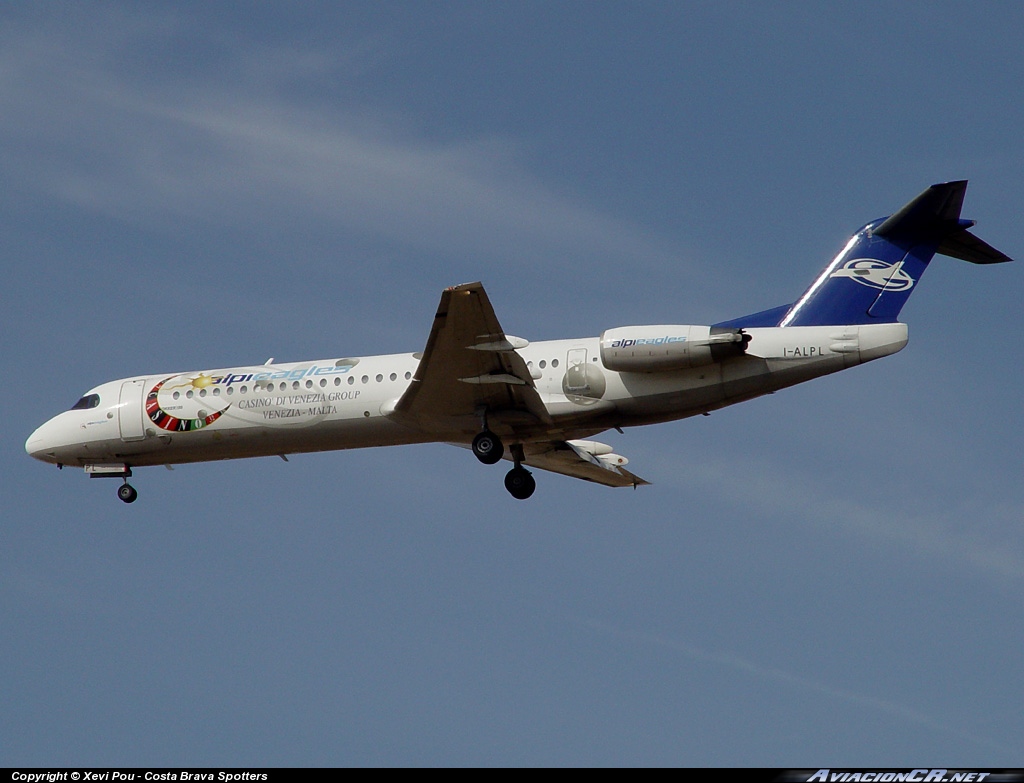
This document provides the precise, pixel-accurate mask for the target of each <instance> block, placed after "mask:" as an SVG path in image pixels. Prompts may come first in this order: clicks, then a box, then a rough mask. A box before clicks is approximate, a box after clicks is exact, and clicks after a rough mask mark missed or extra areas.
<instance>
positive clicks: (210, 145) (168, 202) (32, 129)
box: [0, 22, 678, 265]
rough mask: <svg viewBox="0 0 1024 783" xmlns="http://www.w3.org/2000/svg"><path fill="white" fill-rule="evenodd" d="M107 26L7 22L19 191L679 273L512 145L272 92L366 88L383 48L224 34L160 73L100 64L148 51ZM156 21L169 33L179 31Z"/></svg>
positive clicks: (1, 102) (1, 81)
mask: <svg viewBox="0 0 1024 783" xmlns="http://www.w3.org/2000/svg"><path fill="white" fill-rule="evenodd" d="M112 27H113V28H116V29H117V31H118V32H110V33H105V32H104V33H101V32H98V31H96V30H93V32H92V33H91V35H83V36H68V35H66V34H61V33H58V32H51V33H50V34H49V36H47V35H46V34H45V33H43V34H41V33H39V32H34V33H33V35H31V36H28V35H21V36H19V34H18V31H17V26H14V28H13V30H9V31H8V32H7V34H6V36H5V37H4V39H3V41H2V44H0V46H2V49H3V54H2V55H0V114H2V116H3V119H0V139H3V140H4V142H5V143H4V146H5V147H6V148H7V149H8V150H12V152H9V153H8V154H7V155H5V156H4V157H3V158H2V159H0V165H2V168H3V169H4V170H6V172H7V175H8V177H10V178H12V179H14V180H16V181H18V182H19V183H20V184H21V186H22V187H26V188H32V189H36V190H41V191H43V192H45V193H47V194H48V195H50V196H54V197H57V198H59V199H61V200H64V201H67V202H70V203H73V204H75V205H77V206H79V207H81V208H82V209H86V210H92V211H99V212H101V213H103V214H105V215H107V216H110V217H113V218H116V219H120V220H125V221H127V222H132V223H137V224H143V225H147V226H150V227H152V226H153V224H154V223H156V224H157V225H156V227H157V228H163V229H168V228H169V227H171V226H172V225H174V224H180V222H181V220H182V219H186V220H189V221H196V222H207V223H209V222H212V223H215V224H217V225H234V226H239V225H241V226H245V227H248V226H252V225H254V224H255V225H266V224H267V223H270V224H271V225H274V224H279V221H282V220H284V221H288V222H289V223H293V222H294V221H296V220H298V221H301V220H305V219H312V220H314V221H315V222H316V223H317V225H318V226H319V227H321V228H322V227H324V226H334V227H335V228H336V229H341V230H344V231H347V232H352V233H357V234H358V233H364V234H365V233H368V234H371V235H373V236H375V237H378V238H383V239H385V240H387V241H390V242H395V243H399V244H401V245H404V246H412V247H420V248H425V249H429V250H432V251H445V252H453V253H459V254H466V255H482V254H486V255H487V256H488V257H492V258H493V257H498V258H501V257H503V256H505V255H506V253H507V252H508V251H507V250H505V248H507V247H509V246H511V245H517V247H516V250H515V253H514V256H515V259H516V260H517V262H519V263H525V264H530V263H531V259H530V258H529V257H526V258H524V257H523V249H524V248H523V245H524V244H525V245H526V246H528V247H529V246H533V247H535V248H536V249H537V252H536V255H535V258H534V259H532V261H533V263H543V262H550V260H551V258H552V257H556V258H557V257H559V256H567V257H569V258H574V259H579V258H592V259H595V260H602V261H604V262H609V261H612V260H615V261H620V262H629V263H630V264H633V265H637V264H643V265H647V264H651V263H663V262H669V261H671V262H672V263H673V265H675V264H676V263H678V252H677V250H675V249H673V248H671V247H669V246H668V244H667V243H666V242H664V241H662V240H661V239H659V238H657V237H655V236H652V235H651V234H649V233H648V232H646V231H644V230H643V229H642V228H640V227H637V226H634V225H629V224H627V223H625V222H623V221H621V220H617V219H615V218H613V217H610V216H607V215H603V214H601V213H600V212H599V211H597V210H595V209H593V208H591V207H589V206H587V205H586V204H583V203H579V202H578V201H577V200H575V199H573V198H571V197H567V196H565V195H563V194H559V193H557V192H555V191H554V190H553V189H552V188H550V187H549V186H547V185H545V184H544V183H543V182H542V181H541V180H539V179H538V178H537V177H535V176H534V175H532V174H530V173H529V170H528V169H529V166H528V165H526V164H525V162H524V161H523V160H522V147H521V145H520V144H519V143H518V142H517V141H515V140H510V139H507V138H469V139H464V138H453V139H450V140H445V141H426V140H424V139H422V138H418V137H417V134H416V133H415V132H412V131H410V129H409V127H408V123H407V122H406V121H403V120H396V119H395V118H394V117H387V116H385V115H383V114H382V113H381V112H380V111H375V110H372V109H370V108H368V107H367V106H365V105H359V104H358V103H356V102H354V101H352V102H347V103H346V102H345V101H344V100H343V99H340V98H338V99H336V101H335V102H334V103H332V104H331V105H324V104H323V103H320V104H316V105H311V104H309V103H307V104H305V105H304V104H303V103H302V102H301V100H300V99H297V98H294V97H292V96H291V95H290V94H289V91H288V90H287V89H285V87H286V86H287V85H288V84H290V83H294V82H295V81H296V80H298V81H300V82H301V81H302V80H304V79H308V80H315V79H318V78H319V79H323V78H325V77H327V76H329V75H334V74H339V78H350V79H355V80H370V79H371V76H370V75H368V74H367V73H365V69H363V68H361V67H360V65H359V62H360V61H361V59H363V58H365V59H368V60H370V61H373V60H375V59H379V58H380V57H381V56H382V55H381V54H380V51H379V47H376V46H374V45H372V44H366V43H365V42H363V43H354V44H353V45H352V47H351V48H350V49H348V50H345V49H344V47H342V51H340V52H337V53H335V52H331V53H330V54H328V53H325V52H322V51H321V52H316V51H313V52H309V51H307V52H305V53H304V54H303V55H302V56H301V57H294V58H293V57H292V55H293V54H295V53H294V52H289V51H288V50H287V49H285V50H282V49H280V48H276V49H275V48H272V47H261V46H260V45H257V44H253V43H249V42H243V41H233V42H231V43H230V49H229V50H228V51H226V52H220V54H221V55H222V56H224V57H227V58H228V59H229V61H230V62H229V64H228V65H226V66H223V67H222V68H221V69H220V70H219V71H218V73H217V76H216V77H215V78H213V79H210V78H209V74H208V73H206V72H204V73H195V74H191V75H189V74H178V75H177V77H176V81H172V80H171V79H170V77H167V76H166V75H160V74H159V73H158V72H155V71H153V70H152V69H150V70H149V71H147V70H145V69H139V70H138V71H136V70H133V69H131V68H129V67H126V66H125V64H124V62H123V61H121V60H119V59H118V57H116V56H113V55H111V54H110V51H111V50H114V52H115V53H116V52H117V51H119V50H132V48H133V47H138V46H139V45H140V43H138V42H135V41H133V36H134V37H135V38H137V39H139V41H141V40H143V39H144V40H145V41H147V42H148V43H149V45H152V38H153V37H154V36H155V35H158V33H156V32H154V29H153V27H152V25H150V26H142V27H136V26H133V25H132V24H131V23H130V22H129V23H126V24H122V25H116V24H114V25H112ZM104 29H105V28H104ZM169 29H170V30H171V31H172V32H169V33H166V34H165V35H167V36H171V35H181V30H180V23H179V25H171V26H170V28H169ZM103 35H108V36H109V39H110V40H106V39H104V38H103ZM112 42H113V43H112ZM220 43H221V44H222V45H223V43H224V42H220ZM264 48H265V49H266V51H263V49H264ZM129 59H130V58H129Z"/></svg>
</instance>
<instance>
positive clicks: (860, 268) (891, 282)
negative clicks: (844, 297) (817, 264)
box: [829, 258, 914, 291]
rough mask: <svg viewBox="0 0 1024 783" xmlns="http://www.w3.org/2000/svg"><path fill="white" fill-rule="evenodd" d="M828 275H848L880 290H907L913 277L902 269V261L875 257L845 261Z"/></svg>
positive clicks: (911, 284) (912, 283)
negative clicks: (893, 261)
mask: <svg viewBox="0 0 1024 783" xmlns="http://www.w3.org/2000/svg"><path fill="white" fill-rule="evenodd" d="M829 277H849V278H850V279H851V280H856V281H857V282H858V283H860V284H861V285H866V286H868V287H870V288H878V289H880V290H882V291H909V290H910V289H911V288H913V286H914V278H912V277H911V276H910V275H908V274H907V273H906V272H904V271H903V262H902V261H899V262H898V263H895V264H889V263H886V262H885V261H879V260H878V259H876V258H855V259H853V260H852V261H847V262H846V263H845V264H843V266H842V268H841V269H837V270H836V271H835V272H833V273H832V274H831V275H829Z"/></svg>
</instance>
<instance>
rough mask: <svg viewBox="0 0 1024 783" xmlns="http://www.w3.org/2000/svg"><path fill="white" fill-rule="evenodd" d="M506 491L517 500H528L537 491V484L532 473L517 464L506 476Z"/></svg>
mask: <svg viewBox="0 0 1024 783" xmlns="http://www.w3.org/2000/svg"><path fill="white" fill-rule="evenodd" d="M505 489H507V490H508V494H510V495H511V496H512V497H514V498H515V499H516V500H526V499H527V498H528V497H530V495H532V494H533V492H534V490H535V489H537V482H536V481H535V480H534V478H533V474H532V473H530V471H528V470H527V469H526V468H524V467H522V466H521V465H518V464H517V465H516V466H515V467H514V468H512V470H510V471H509V472H508V473H506V474H505Z"/></svg>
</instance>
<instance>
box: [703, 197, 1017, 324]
mask: <svg viewBox="0 0 1024 783" xmlns="http://www.w3.org/2000/svg"><path fill="white" fill-rule="evenodd" d="M966 192H967V180H961V181H959V182H945V183H941V184H938V185H932V186H931V187H930V188H928V189H927V190H925V191H924V192H922V193H921V194H920V195H919V196H918V197H917V198H915V199H914V200H913V201H911V202H910V203H908V204H907V205H906V206H904V207H903V208H902V209H900V210H899V211H898V212H896V213H895V214H893V215H891V216H890V217H887V218H881V219H879V220H874V221H872V222H870V223H868V224H867V225H866V226H864V227H863V228H861V229H860V230H859V231H858V232H857V233H856V234H854V235H853V236H852V237H850V241H849V242H847V243H846V247H844V248H843V249H842V251H841V252H840V253H839V255H838V256H836V257H835V259H834V260H833V261H832V263H831V264H829V265H828V266H827V267H826V268H825V270H824V271H823V272H822V273H821V274H820V275H819V276H818V278H817V279H816V280H815V281H814V282H813V283H812V284H811V286H810V288H808V289H807V291H805V292H804V294H803V296H801V297H800V298H799V299H798V300H797V301H796V302H795V303H794V304H792V305H786V306H783V307H778V308H775V309H774V310H766V311H764V312H763V313H757V314H755V315H753V316H747V317H746V318H739V319H736V320H735V321H730V322H728V324H723V325H729V326H737V327H743V326H751V327H752V326H831V325H836V324H849V325H860V324H879V323H893V322H895V321H896V319H897V317H898V316H899V314H900V310H902V309H903V305H904V304H906V301H907V299H909V298H910V295H911V294H912V293H913V292H914V288H915V287H916V286H917V284H918V282H919V281H920V280H921V275H923V274H924V271H925V269H927V268H928V263H929V262H930V261H931V260H932V257H933V256H934V255H935V254H936V253H939V254H941V255H946V256H951V257H953V258H959V259H962V260H964V261H970V262H971V263H972V264H998V263H1002V262H1004V261H1010V260H1012V259H1010V258H1009V257H1008V256H1006V255H1005V254H1003V253H1001V252H999V251H998V250H996V249H995V248H994V247H992V246H991V245H989V244H988V243H986V242H984V241H983V240H981V239H979V238H978V237H976V236H975V235H974V234H972V233H971V232H970V231H969V229H970V228H971V227H972V226H973V225H974V221H973V220H963V219H961V217H960V209H961V207H962V206H963V203H964V194H965V193H966Z"/></svg>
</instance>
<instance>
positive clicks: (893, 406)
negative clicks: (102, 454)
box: [0, 2, 1024, 767]
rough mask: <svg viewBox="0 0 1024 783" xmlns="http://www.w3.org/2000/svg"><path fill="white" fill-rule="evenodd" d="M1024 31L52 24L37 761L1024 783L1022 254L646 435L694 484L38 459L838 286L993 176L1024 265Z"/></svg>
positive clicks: (541, 8) (886, 9) (899, 8)
mask: <svg viewBox="0 0 1024 783" xmlns="http://www.w3.org/2000/svg"><path fill="white" fill-rule="evenodd" d="M1022 25H1024V10H1022V9H1021V8H1020V7H1019V6H1017V5H1013V4H985V5H982V6H978V7H977V8H972V10H971V12H970V13H969V14H965V13H964V12H963V6H962V4H954V3H943V2H936V3H929V4H916V3H858V4H832V3H822V4H810V3H784V4H735V3H714V4H667V3H666V4H662V3H630V4H626V3H621V4H618V3H557V4H551V3H527V2H521V3H516V4H482V3H432V4H426V3H408V4H406V3H363V4H334V3H323V4H316V3H306V4H302V5H300V6H296V5H286V4H266V3H264V4H256V3H237V4H235V3H218V4H206V3H201V4H200V3H197V4H188V3H181V4H151V3H132V4H117V3H109V4H102V3H101V4H93V5H89V6H88V7H85V6H80V5H78V4H66V5H61V4H33V3H14V4H5V5H4V6H3V8H2V10H0V180H2V181H3V183H4V187H3V188H2V189H0V206H2V209H0V263H2V264H3V268H4V272H5V274H4V282H5V286H4V295H3V302H4V307H3V308H2V314H0V317H2V319H3V320H2V328H3V343H2V344H3V351H4V357H5V360H6V364H7V366H8V367H9V368H11V369H13V370H14V371H15V373H16V378H17V380H18V383H17V384H13V385H12V384H8V385H7V386H8V389H7V393H6V394H4V395H0V444H2V449H0V460H2V473H3V476H4V480H3V487H4V489H3V499H4V502H5V506H6V511H5V513H4V515H3V518H4V525H3V538H2V542H3V546H2V547H0V628H2V629H3V632H2V633H0V660H2V661H3V664H2V665H0V666H2V668H0V672H2V676H0V765H6V766H12V765H40V766H42V765H50V764H54V765H56V764H68V765H72V764H73V765H164V764H167V765H186V764H188V765H244V764H253V765H257V764H258V765H302V764H310V765H352V764H406V765H408V764H415V765H438V764H444V765H450V764H456V765H464V764H485V765H497V764H512V765H515V764H527V765H563V764H604V765H609V764H610V765H636V764H681V765H687V766H694V765H726V764H728V765H768V766H790V765H795V766H815V767H817V766H819V765H821V766H841V765H859V764H873V765H907V764H910V765H920V764H948V765H954V764H957V765H994V766H1002V765H1009V766H1021V765H1024V759H1022V755H1021V750H1020V748H1021V747H1022V737H1024V714H1022V713H1021V710H1020V704H1021V697H1022V690H1024V689H1022V685H1024V683H1022V674H1021V667H1020V660H1019V657H1020V656H1019V651H1020V650H1021V649H1022V647H1024V638H1022V633H1024V632H1022V627H1024V626H1022V623H1021V618H1022V609H1024V606H1022V600H1021V592H1022V590H1021V588H1022V587H1024V531H1022V524H1021V522H1022V508H1024V491H1022V486H1021V482H1020V479H1019V475H1020V469H1019V455H1020V453H1021V428H1020V425H1019V422H1018V416H1017V414H1018V412H1019V403H1018V400H1017V397H1018V396H1019V393H1018V390H1019V388H1020V386H1021V380H1022V379H1021V371H1020V368H1019V363H1018V362H1017V361H1016V360H1015V359H1014V339H1013V328H1014V325H1015V324H1016V322H1017V320H1018V319H1019V302H1020V295H1019V292H1020V290H1021V282H1022V274H1024V272H1022V271H1021V269H1022V267H1021V266H1020V265H1019V264H1018V265H1005V266H1001V267H994V268H977V267H973V266H970V265H967V264H963V263H960V262H957V261H953V260H949V259H944V258H940V259H937V261H936V262H935V263H934V264H933V265H932V267H931V268H930V269H929V272H928V275H927V277H926V278H925V279H924V281H923V284H922V286H921V292H920V293H919V294H918V295H917V296H915V297H914V298H913V299H912V300H911V301H910V303H909V304H908V306H907V307H906V308H905V309H904V311H903V318H904V319H905V320H907V321H908V323H909V324H910V333H911V341H910V345H909V347H908V348H907V349H906V350H905V351H904V352H902V353H901V354H899V355H897V356H895V357H892V358H889V359H887V360H885V361H880V362H876V363H873V364H870V365H867V366H865V367H862V368H858V369H855V370H852V371H850V372H847V373H841V374H839V375H836V376H832V377H829V378H826V379H821V380H818V381H815V382H813V383H810V384H806V385H804V386H801V387H798V388H795V389H791V390H788V391H786V392H784V393H780V394H777V395H773V396H771V397H768V398H765V399H761V400H756V401H753V402H750V403H746V404H744V405H741V406H737V407H735V408H731V409H727V410H724V411H721V412H718V413H716V414H715V415H713V416H711V417H708V418H699V419H697V420H691V421H685V422H677V423H673V424H666V425H661V426H658V427H649V428H643V429H634V430H627V431H626V433H625V434H623V435H618V434H616V433H611V434H610V435H607V436H605V440H607V441H608V442H609V443H613V444H614V445H615V448H616V450H617V451H619V452H621V453H624V454H626V455H627V456H628V457H629V458H630V459H631V468H635V470H636V472H637V473H638V474H639V475H642V476H644V477H645V478H648V479H650V480H651V481H652V482H653V484H654V485H653V486H652V487H646V488H642V489H641V490H639V491H636V492H632V491H626V490H611V489H606V488H603V487H598V486H593V485H590V484H586V483H584V482H578V481H573V480H571V479H567V478H563V477H560V476H548V475H539V476H538V479H539V482H538V483H539V488H538V491H537V494H536V495H535V496H534V498H532V499H531V500H530V501H529V502H526V503H520V502H517V501H514V500H512V499H511V498H509V497H508V496H507V495H506V493H505V491H504V489H503V488H502V486H501V473H502V472H503V471H501V470H498V469H497V468H487V467H485V466H483V465H480V464H479V463H477V462H476V460H474V459H473V458H472V456H471V455H469V454H468V453H467V452H463V451H461V450H458V449H452V448H450V447H445V446H441V445H427V446H416V447H408V448H401V449H386V450H370V451H359V452H337V453H330V454H319V455H296V456H294V457H293V458H292V459H291V461H290V462H289V463H287V464H286V463H283V462H281V461H280V460H277V459H261V460H248V461H240V462H231V463H223V464H211V465H194V466H181V467H178V468H176V469H175V470H174V471H173V472H169V471H166V470H164V469H162V468H161V469H147V470H142V471H139V472H138V473H137V477H136V479H135V480H134V481H133V483H134V484H135V486H136V487H137V488H138V489H139V491H140V499H139V501H138V503H136V504H134V505H133V506H131V507H128V506H124V505H123V504H121V503H119V502H118V501H117V500H116V498H115V496H114V492H113V490H114V487H113V484H112V483H110V484H108V483H106V482H97V481H88V480H86V478H85V477H84V476H83V475H81V474H79V473H76V472H74V471H64V472H63V473H58V472H57V471H56V470H54V469H53V468H52V467H48V466H44V465H42V464H39V463H35V462H33V461H32V460H30V459H29V458H28V457H27V456H26V455H25V453H24V450H23V444H24V440H25V438H26V437H27V436H28V434H29V433H30V432H31V430H32V429H33V428H34V427H36V426H37V425H38V424H39V423H41V422H42V421H44V420H45V419H46V418H48V417H50V416H52V415H54V414H55V413H56V412H58V411H60V410H62V409H64V408H66V407H68V406H70V404H71V403H73V402H74V400H75V399H77V398H78V396H80V395H81V394H82V393H83V392H84V391H85V390H86V389H88V388H89V387H91V386H93V385H96V384H98V383H100V382H102V381H105V380H110V379H114V378H119V377H124V376H128V375H133V374H140V373H160V372H165V371H167V372H175V371H187V370H193V369H200V368H209V367H223V366H228V365H232V364H251V363H262V362H263V361H264V360H265V359H266V358H267V357H270V356H274V357H276V358H277V359H278V360H279V361H297V360H302V359H313V358H321V357H331V356H342V355H365V354H373V353H388V352H398V351H412V350H419V349H420V348H422V346H423V344H424V342H425V340H426V336H427V333H428V330H429V326H430V322H431V319H432V317H433V312H434V307H435V306H436V303H437V299H438V297H439V295H440V292H441V290H442V289H443V288H444V287H446V286H449V285H453V284H458V283H462V282H468V281H472V280H482V281H483V282H484V284H485V285H486V286H487V289H488V292H489V294H490V297H491V300H492V302H493V303H494V305H495V308H496V310H497V313H498V315H499V318H500V319H501V321H502V324H503V326H504V327H505V328H506V329H507V330H508V331H509V332H510V333H513V334H517V335H522V336H523V337H526V338H528V339H531V340H539V339H549V338H558V337H569V336H579V335H596V334H598V333H600V332H601V331H602V330H603V329H606V328H611V327H615V326H622V325H628V324H633V323H710V322H714V321H717V320H724V319H726V318H731V317H735V316H739V315H742V314H744V313H747V312H752V311H756V310H759V309H763V308H766V307H770V306H774V305H778V304H782V303H785V302H789V301H792V300H793V299H794V298H795V297H796V296H797V295H798V294H799V293H800V291H802V290H803V288H804V287H805V286H806V284H807V283H808V282H809V281H810V280H811V279H812V278H813V277H814V275H815V274H816V273H817V272H818V271H819V270H820V268H821V267H822V266H823V265H824V264H825V263H826V262H827V261H828V260H829V259H830V258H831V257H832V255H834V253H835V252H836V251H837V250H838V249H839V248H841V247H842V245H843V244H844V242H845V240H846V238H847V237H848V236H849V234H850V233H851V232H852V231H854V230H855V229H856V228H857V227H859V226H860V225H861V224H863V223H864V222H866V221H867V220H870V219H873V218H875V217H879V216H881V215H885V214H889V213H890V212H892V211H894V210H895V209H896V208H898V207H899V206H901V205H902V204H903V203H905V202H906V201H907V200H909V199H910V198H912V197H913V196H914V195H916V194H917V193H918V192H920V191H921V190H922V189H923V188H924V187H926V186H927V185H929V184H932V183H933V182H940V181H946V180H950V179H959V178H968V179H970V180H971V186H970V188H969V190H968V194H967V201H966V207H965V210H964V214H965V216H966V217H970V218H974V219H977V220H979V226H978V229H977V232H978V234H979V235H980V236H982V237H984V238H985V239H987V240H988V241H989V242H991V243H992V244H993V245H995V246H996V247H998V248H999V249H1001V250H1003V251H1005V252H1007V253H1008V254H1010V255H1011V256H1016V257H1020V256H1022V255H1024V241H1022V238H1021V233H1020V228H1019V225H1018V224H1019V221H1018V214H1019V209H1020V204H1021V195H1020V187H1019V182H1020V181H1021V180H1022V164H1024V157H1022V148H1021V144H1020V141H1019V137H1020V130H1019V129H1020V128H1021V127H1022V126H1024V109H1022V106H1024V103H1022V102H1021V101H1020V100H1019V99H1018V98H1019V93H1020V89H1021V85H1022V84H1024V56H1022V55H1021V52H1020V41H1019V31H1020V30H1021V29H1022Z"/></svg>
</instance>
